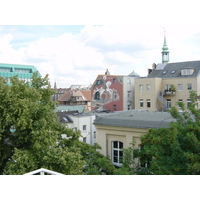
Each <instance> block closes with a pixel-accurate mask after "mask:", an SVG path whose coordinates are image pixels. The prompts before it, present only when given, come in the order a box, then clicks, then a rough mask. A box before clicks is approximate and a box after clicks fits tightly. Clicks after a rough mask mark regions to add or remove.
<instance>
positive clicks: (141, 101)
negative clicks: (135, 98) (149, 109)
mask: <svg viewBox="0 0 200 200" xmlns="http://www.w3.org/2000/svg"><path fill="white" fill-rule="evenodd" d="M143 107H144V101H143V99H140V108H143Z"/></svg>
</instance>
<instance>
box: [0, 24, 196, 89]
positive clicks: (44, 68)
mask: <svg viewBox="0 0 200 200" xmlns="http://www.w3.org/2000/svg"><path fill="white" fill-rule="evenodd" d="M163 28H165V29H166V35H167V44H168V47H169V51H170V61H171V62H177V61H185V60H196V59H199V58H200V56H199V50H200V46H199V40H200V27H198V26H169V25H168V26H166V27H162V26H150V25H149V26H141V25H137V26H136V25H134V26H133V25H129V26H127V25H123V26H122V25H121V26H114V25H112V26H108V25H106V26H85V27H84V28H83V29H82V30H81V32H80V33H79V34H75V35H73V34H69V33H64V34H62V35H60V36H58V37H55V36H54V37H45V35H44V36H43V37H42V38H38V39H37V40H36V39H35V40H33V41H29V42H28V45H26V46H24V47H21V48H19V49H18V50H16V49H14V48H13V46H12V45H11V44H12V42H13V40H14V38H15V37H14V32H13V33H12V34H4V35H3V36H0V62H6V63H17V64H30V65H35V66H36V68H37V69H38V70H39V71H40V72H41V74H42V75H43V76H44V75H46V74H49V77H50V81H51V84H52V86H53V84H54V82H55V81H56V82H57V86H58V87H69V86H70V85H72V84H83V85H89V84H91V83H93V82H94V80H95V78H96V77H97V75H98V74H104V73H105V71H106V69H108V70H109V71H110V72H111V74H120V75H128V74H129V73H131V72H132V71H133V70H134V71H135V72H136V73H138V74H139V75H141V76H145V75H147V69H148V68H151V65H152V63H154V62H155V63H159V62H161V51H162V45H163V39H164V37H163V35H164V30H163ZM18 34H19V32H18ZM30 37H31V35H30ZM26 42H27V41H26Z"/></svg>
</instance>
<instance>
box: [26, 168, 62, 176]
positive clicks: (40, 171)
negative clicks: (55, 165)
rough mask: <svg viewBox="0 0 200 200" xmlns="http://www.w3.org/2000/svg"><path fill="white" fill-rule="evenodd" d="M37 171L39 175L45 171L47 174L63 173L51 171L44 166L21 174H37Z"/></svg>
mask: <svg viewBox="0 0 200 200" xmlns="http://www.w3.org/2000/svg"><path fill="white" fill-rule="evenodd" d="M39 173H40V175H45V173H46V174H49V175H64V174H61V173H58V172H54V171H51V170H48V169H44V168H41V169H37V170H35V171H32V172H28V173H26V174H23V175H35V174H39Z"/></svg>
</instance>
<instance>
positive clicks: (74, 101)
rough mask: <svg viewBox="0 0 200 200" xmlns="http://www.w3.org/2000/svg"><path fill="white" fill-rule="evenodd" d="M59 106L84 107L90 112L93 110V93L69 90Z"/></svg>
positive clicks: (59, 101) (61, 98) (60, 99)
mask: <svg viewBox="0 0 200 200" xmlns="http://www.w3.org/2000/svg"><path fill="white" fill-rule="evenodd" d="M58 104H59V105H68V106H76V105H79V106H80V105H82V106H84V108H85V109H86V110H88V111H90V110H91V91H90V90H87V91H86V90H79V89H75V90H72V89H69V90H68V91H66V92H65V93H64V94H63V95H62V96H61V97H60V98H59V99H58Z"/></svg>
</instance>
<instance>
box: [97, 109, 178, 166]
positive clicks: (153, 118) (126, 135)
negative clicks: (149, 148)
mask: <svg viewBox="0 0 200 200" xmlns="http://www.w3.org/2000/svg"><path fill="white" fill-rule="evenodd" d="M172 121H175V120H174V119H173V118H172V117H171V115H170V114H169V113H167V112H150V111H139V110H131V111H122V112H116V113H110V114H105V115H101V116H96V119H95V121H94V125H95V127H96V135H97V143H98V144H99V145H100V146H101V147H102V149H101V151H100V152H101V153H102V154H103V155H105V156H108V157H109V158H110V159H111V161H112V163H113V164H115V165H117V166H120V165H121V158H122V156H123V153H122V148H127V147H129V146H130V145H131V143H132V142H133V141H134V142H135V144H134V148H138V147H139V145H140V143H141V140H140V137H141V136H142V135H144V134H146V133H147V132H148V130H149V128H154V129H157V128H163V127H168V126H169V123H170V122H172Z"/></svg>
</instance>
